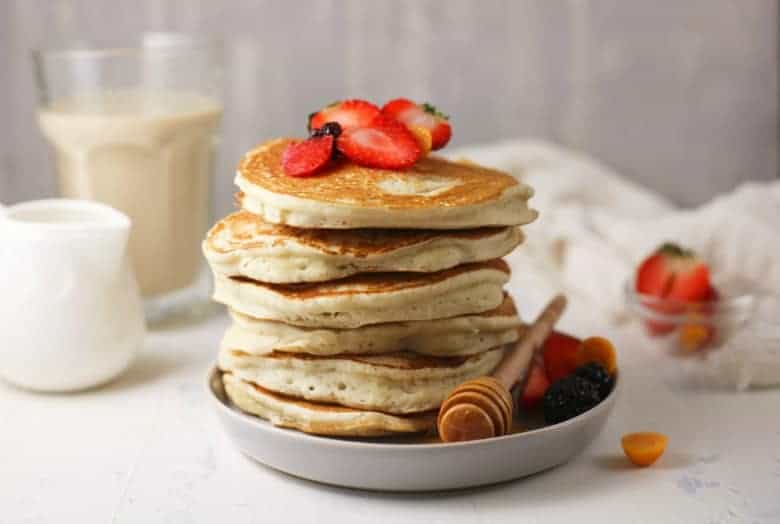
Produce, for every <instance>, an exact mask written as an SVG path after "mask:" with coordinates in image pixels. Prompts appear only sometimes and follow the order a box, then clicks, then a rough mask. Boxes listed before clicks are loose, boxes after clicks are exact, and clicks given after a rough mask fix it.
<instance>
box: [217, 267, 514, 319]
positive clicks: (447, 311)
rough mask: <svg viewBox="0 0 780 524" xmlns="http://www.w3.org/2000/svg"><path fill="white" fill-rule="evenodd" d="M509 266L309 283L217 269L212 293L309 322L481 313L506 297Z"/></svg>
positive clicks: (264, 315)
mask: <svg viewBox="0 0 780 524" xmlns="http://www.w3.org/2000/svg"><path fill="white" fill-rule="evenodd" d="M508 280H509V266H507V264H506V263H505V262H504V261H503V260H500V259H497V260H489V261H486V262H476V263H473V264H464V265H461V266H457V267H454V268H450V269H446V270H444V271H438V272H436V273H364V274H358V275H354V276H351V277H348V278H343V279H340V280H332V281H328V282H318V283H306V284H269V283H266V282H258V281H254V280H250V279H247V278H244V277H233V278H229V277H226V276H224V275H221V274H219V273H215V275H214V283H215V286H214V299H215V300H216V301H217V302H221V303H223V304H225V305H227V306H229V307H230V308H231V309H233V310H234V311H238V312H239V313H243V314H244V315H248V316H250V317H254V318H259V319H265V320H277V321H281V322H286V323H288V324H294V325H297V326H306V327H332V328H356V327H359V326H363V325H367V324H378V323H383V322H401V321H410V320H432V319H437V318H447V317H454V316H459V315H466V314H473V313H481V312H483V311H488V310H490V309H493V308H495V307H498V306H499V305H500V304H501V302H502V301H503V300H504V294H503V289H502V288H503V286H504V284H506V282H507V281H508Z"/></svg>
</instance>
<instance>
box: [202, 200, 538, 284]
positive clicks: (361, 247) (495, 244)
mask: <svg viewBox="0 0 780 524" xmlns="http://www.w3.org/2000/svg"><path fill="white" fill-rule="evenodd" d="M522 240H523V234H522V232H521V231H520V228H517V227H494V228H480V229H471V230H452V231H435V230H430V229H429V230H410V229H397V230H392V229H357V230H334V229H298V228H293V227H290V226H285V225H279V224H269V223H267V222H263V220H262V219H261V218H260V217H258V216H257V215H253V214H252V213H249V212H247V211H239V212H237V213H234V214H232V215H230V216H228V217H226V218H224V219H223V220H221V221H220V222H218V223H217V224H216V225H215V226H214V227H213V228H212V229H211V231H209V233H208V236H207V237H206V240H205V241H204V242H203V253H204V255H205V256H206V259H207V260H208V261H209V264H210V265H211V267H212V269H214V271H216V272H218V273H222V274H223V275H227V276H244V277H247V278H250V279H253V280H259V281H261V282H269V283H299V282H320V281H324V280H334V279H339V278H344V277H348V276H351V275H354V274H357V273H368V272H386V271H414V272H434V271H440V270H443V269H448V268H450V267H455V266H457V265H460V264H465V263H470V262H479V261H483V260H490V259H493V258H499V257H502V256H504V255H506V254H507V253H509V252H510V251H512V249H514V248H515V247H516V246H517V245H518V244H520V242H521V241H522Z"/></svg>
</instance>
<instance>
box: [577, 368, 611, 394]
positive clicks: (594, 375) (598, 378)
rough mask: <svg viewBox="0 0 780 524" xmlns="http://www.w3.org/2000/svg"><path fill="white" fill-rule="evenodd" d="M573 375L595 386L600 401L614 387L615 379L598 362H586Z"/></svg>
mask: <svg viewBox="0 0 780 524" xmlns="http://www.w3.org/2000/svg"><path fill="white" fill-rule="evenodd" d="M574 374H575V375H577V376H578V377H582V378H584V379H585V380H587V381H589V382H593V383H594V384H596V385H597V386H598V388H599V395H601V399H602V400H603V399H605V398H606V397H607V395H609V392H610V391H612V386H614V385H615V379H614V378H613V377H612V375H610V374H609V373H607V370H606V369H604V366H602V365H601V364H599V363H598V362H588V363H587V364H585V365H583V366H580V367H578V368H577V370H576V371H575V372H574Z"/></svg>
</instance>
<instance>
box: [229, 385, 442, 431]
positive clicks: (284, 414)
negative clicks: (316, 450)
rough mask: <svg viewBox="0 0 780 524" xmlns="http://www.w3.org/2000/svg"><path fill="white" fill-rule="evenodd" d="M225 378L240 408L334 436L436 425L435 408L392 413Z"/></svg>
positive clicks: (283, 424) (281, 423) (278, 422)
mask: <svg viewBox="0 0 780 524" xmlns="http://www.w3.org/2000/svg"><path fill="white" fill-rule="evenodd" d="M222 381H223V383H224V385H225V393H226V394H227V396H228V398H230V400H231V401H232V402H233V403H234V404H235V405H236V406H238V408H239V409H241V410H243V411H245V412H247V413H251V414H253V415H257V416H259V417H262V418H264V419H266V420H268V421H269V422H271V424H273V425H275V426H280V427H284V428H292V429H297V430H299V431H303V432H306V433H313V434H316V435H326V436H333V437H378V436H383V435H392V434H395V433H419V432H423V431H428V430H430V429H433V428H434V427H435V426H436V412H435V411H430V412H427V413H415V414H412V415H404V416H398V415H390V414H387V413H381V412H377V411H364V410H358V409H352V408H345V407H342V406H335V405H328V404H318V403H314V402H307V401H305V400H300V399H295V398H291V397H288V396H284V395H280V394H278V393H273V392H271V391H268V390H266V389H263V388H261V387H260V386H257V385H256V384H251V383H249V382H244V381H242V380H240V379H238V378H236V377H234V376H233V375H232V374H230V373H225V374H224V375H222Z"/></svg>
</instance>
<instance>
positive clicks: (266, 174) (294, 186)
mask: <svg viewBox="0 0 780 524" xmlns="http://www.w3.org/2000/svg"><path fill="white" fill-rule="evenodd" d="M291 140H292V139H277V140H272V141H270V142H266V143H264V144H261V145H260V146H258V147H257V148H256V149H254V150H252V151H250V152H249V153H247V154H246V155H245V157H244V159H243V160H242V161H241V163H240V164H239V166H238V175H237V177H236V183H237V184H238V186H239V188H241V190H242V191H243V193H244V196H243V198H242V205H243V206H244V208H245V209H247V210H249V211H251V212H253V213H256V214H259V215H261V216H263V218H264V219H265V220H266V221H268V222H273V223H283V224H288V225H292V226H299V227H310V228H336V229H344V228H367V227H374V228H428V229H456V228H473V227H481V226H495V225H521V224H525V223H528V222H531V221H532V220H534V219H535V218H536V212H535V211H533V210H531V209H529V208H528V206H527V200H528V199H529V198H530V197H531V196H532V195H533V190H532V189H531V188H530V187H528V186H526V185H524V184H522V183H521V182H519V181H518V180H517V179H516V178H514V177H512V176H511V175H509V174H506V173H502V172H501V171H497V170H495V169H489V168H486V167H481V166H477V165H475V164H470V163H459V162H452V161H449V160H446V159H444V158H441V157H437V156H428V157H425V158H423V159H421V160H420V161H419V162H417V163H416V164H415V165H414V166H412V167H410V168H409V169H406V170H403V171H393V170H387V169H378V168H369V167H363V166H358V165H356V164H353V163H352V162H349V161H348V160H340V161H334V162H332V163H331V164H330V165H329V166H328V167H326V168H325V169H324V170H322V171H321V172H319V173H317V175H315V176H310V177H289V176H286V175H285V174H284V171H283V169H282V165H281V157H282V154H283V152H284V150H285V148H286V147H287V146H288V145H289V143H290V142H291Z"/></svg>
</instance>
